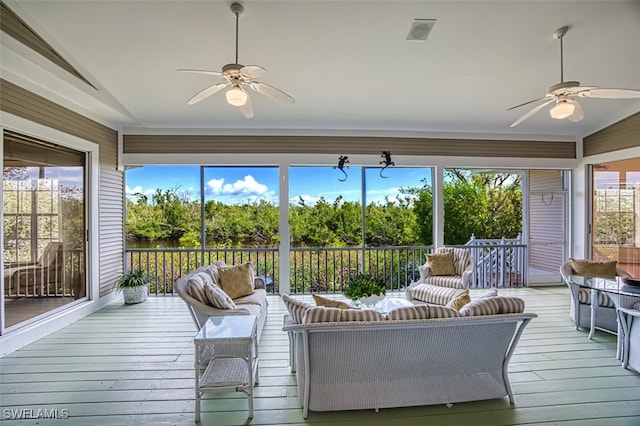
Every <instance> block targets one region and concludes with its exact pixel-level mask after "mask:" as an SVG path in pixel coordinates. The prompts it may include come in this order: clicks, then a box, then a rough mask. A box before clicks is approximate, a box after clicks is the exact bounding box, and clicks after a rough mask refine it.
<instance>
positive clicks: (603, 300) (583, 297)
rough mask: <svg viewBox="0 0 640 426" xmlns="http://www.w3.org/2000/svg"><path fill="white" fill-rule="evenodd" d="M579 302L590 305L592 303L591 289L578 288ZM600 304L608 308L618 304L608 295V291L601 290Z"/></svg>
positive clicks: (599, 295)
mask: <svg viewBox="0 0 640 426" xmlns="http://www.w3.org/2000/svg"><path fill="white" fill-rule="evenodd" d="M578 302H580V303H582V304H585V305H590V304H591V290H589V289H588V288H584V287H580V290H578ZM598 305H600V306H604V307H607V308H615V307H616V305H615V304H614V303H613V300H611V298H610V297H609V296H608V295H607V293H605V292H603V291H601V292H599V294H598Z"/></svg>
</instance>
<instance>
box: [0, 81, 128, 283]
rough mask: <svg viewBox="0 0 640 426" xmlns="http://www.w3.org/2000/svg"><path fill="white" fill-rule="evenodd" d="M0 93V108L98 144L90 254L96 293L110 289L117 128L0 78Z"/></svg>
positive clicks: (118, 232)
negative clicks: (95, 242)
mask: <svg viewBox="0 0 640 426" xmlns="http://www.w3.org/2000/svg"><path fill="white" fill-rule="evenodd" d="M0 93H2V96H1V97H0V110H2V111H4V112H7V113H9V114H13V115H16V116H19V117H22V118H25V119H27V120H30V121H33V122H35V123H38V124H41V125H43V126H47V127H50V128H53V129H56V130H59V131H61V132H64V133H68V134H70V135H73V136H76V137H78V138H81V139H84V140H87V141H89V142H93V143H96V144H98V146H99V162H100V163H99V167H100V171H99V175H100V178H99V179H100V180H99V186H98V188H93V195H94V196H97V195H98V194H100V196H99V198H98V202H99V206H100V207H99V208H100V211H99V214H98V218H99V225H97V226H98V230H99V237H98V238H99V254H98V253H94V256H99V259H98V262H99V276H100V295H101V296H102V295H105V294H108V293H110V292H112V291H113V290H112V283H113V281H114V280H115V279H116V277H117V276H118V274H120V273H121V272H122V268H123V259H124V173H123V172H121V171H118V170H117V155H118V151H117V148H118V132H117V131H115V130H113V129H110V128H108V127H106V126H104V125H102V124H100V123H97V122H95V121H93V120H91V119H89V118H87V117H85V116H83V115H80V114H78V113H76V112H74V111H71V110H69V109H67V108H65V107H63V106H61V105H58V104H56V103H54V102H52V101H49V100H47V99H45V98H43V97H41V96H39V95H36V94H35V93H32V92H30V91H28V90H26V89H24V88H22V87H19V86H17V85H15V84H13V83H11V82H9V81H6V80H4V79H0ZM14 130H18V131H19V129H14ZM51 142H56V141H51Z"/></svg>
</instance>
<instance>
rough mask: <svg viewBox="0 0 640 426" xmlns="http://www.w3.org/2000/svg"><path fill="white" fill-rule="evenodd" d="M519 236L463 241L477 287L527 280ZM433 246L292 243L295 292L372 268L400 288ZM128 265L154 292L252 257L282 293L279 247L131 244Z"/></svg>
mask: <svg viewBox="0 0 640 426" xmlns="http://www.w3.org/2000/svg"><path fill="white" fill-rule="evenodd" d="M518 241H519V240H505V239H502V240H477V239H474V238H473V237H472V239H471V240H470V241H469V242H468V243H467V245H464V246H459V247H461V248H464V249H466V250H469V251H470V252H471V255H472V256H473V258H474V259H475V261H476V274H475V275H474V277H473V280H472V284H471V286H472V287H491V286H497V287H512V286H522V285H526V277H527V273H526V271H527V270H526V245H524V244H518ZM431 251H432V247H431V246H399V247H365V248H362V247H349V248H335V247H320V248H318V247H316V248H306V247H305V248H292V249H291V250H290V254H289V257H290V258H289V263H290V269H289V281H290V292H291V293H309V292H320V293H339V292H342V290H343V288H344V286H345V285H346V283H347V282H348V281H349V279H350V278H352V277H354V276H356V275H358V274H360V273H367V274H370V275H373V276H375V277H376V278H379V279H382V280H383V281H384V282H386V283H387V288H388V289H389V290H401V289H403V288H405V287H406V286H408V285H409V284H410V283H411V282H414V281H417V280H418V278H419V276H420V273H419V269H418V268H419V267H420V265H422V264H423V263H424V262H425V260H426V256H425V255H426V253H430V252H431ZM125 257H126V259H125V261H126V267H127V268H143V269H144V270H146V271H147V272H148V273H149V275H150V277H151V294H155V295H166V294H173V283H174V282H175V281H176V280H177V279H178V278H179V277H180V276H182V275H184V274H187V273H189V272H191V271H193V270H194V269H197V268H199V267H200V266H203V265H208V264H211V263H213V262H215V261H217V260H221V261H224V262H225V263H226V264H227V265H232V264H239V263H246V262H250V263H251V264H252V265H253V267H254V270H255V272H256V275H262V276H266V277H267V278H269V279H270V280H272V282H273V284H272V285H271V284H270V285H269V286H268V288H267V290H268V291H269V292H271V293H278V292H279V289H280V279H279V276H278V274H279V265H280V261H279V252H278V249H276V248H241V249H214V248H210V249H209V248H208V249H198V248H193V249H182V248H179V249H175V248H156V249H141V248H135V249H134V248H128V249H126V251H125Z"/></svg>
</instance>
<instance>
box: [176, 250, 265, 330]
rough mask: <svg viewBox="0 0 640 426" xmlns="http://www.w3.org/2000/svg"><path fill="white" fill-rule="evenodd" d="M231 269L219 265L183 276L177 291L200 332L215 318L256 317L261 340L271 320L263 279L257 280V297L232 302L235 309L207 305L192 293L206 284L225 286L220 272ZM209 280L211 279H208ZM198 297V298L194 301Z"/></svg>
mask: <svg viewBox="0 0 640 426" xmlns="http://www.w3.org/2000/svg"><path fill="white" fill-rule="evenodd" d="M225 267H227V266H226V265H225V264H224V262H216V263H214V264H212V265H207V266H203V267H201V268H198V269H196V270H194V271H192V272H190V273H188V274H186V275H183V276H182V277H180V278H179V279H178V281H176V283H175V285H174V290H175V291H176V293H178V295H179V296H180V297H181V298H182V300H184V301H185V303H186V304H187V307H188V308H189V312H190V313H191V316H192V318H193V321H194V322H195V324H196V327H197V328H198V329H200V328H202V326H203V325H204V323H205V322H206V321H207V319H209V317H212V316H226V315H256V316H257V317H258V320H257V321H258V323H257V329H258V330H257V332H258V340H260V336H261V335H262V329H263V328H264V323H265V321H266V319H267V305H268V303H267V291H266V289H265V280H264V278H263V277H259V276H258V277H253V287H254V288H253V293H252V294H250V295H247V296H242V297H237V298H235V299H232V302H233V304H234V305H235V308H232V309H229V308H220V307H216V306H212V305H211V304H208V303H205V302H206V300H202V299H203V298H202V297H198V296H197V295H196V294H193V291H191V288H190V284H191V285H193V284H195V283H200V282H202V280H206V281H209V279H210V282H211V283H212V284H213V285H215V286H217V287H224V285H222V286H221V279H220V268H225ZM208 277H209V278H208ZM194 296H195V297H194Z"/></svg>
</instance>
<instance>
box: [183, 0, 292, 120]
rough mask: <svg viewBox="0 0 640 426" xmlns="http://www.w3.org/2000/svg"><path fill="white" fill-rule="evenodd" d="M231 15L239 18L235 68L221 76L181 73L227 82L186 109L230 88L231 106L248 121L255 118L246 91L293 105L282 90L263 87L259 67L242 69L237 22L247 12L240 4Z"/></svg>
mask: <svg viewBox="0 0 640 426" xmlns="http://www.w3.org/2000/svg"><path fill="white" fill-rule="evenodd" d="M231 12H233V14H234V15H235V16H236V61H235V63H233V64H227V65H225V66H223V67H222V72H219V71H209V70H194V69H179V70H178V71H184V72H191V73H196V74H208V75H213V76H216V77H222V78H223V79H224V80H226V81H223V82H221V83H216V84H214V85H213V86H209V87H207V88H205V89H203V90H201V91H199V92H198V93H196V94H195V95H194V96H193V97H192V98H191V99H189V101H187V105H193V104H195V103H197V102H200V101H201V100H203V99H205V98H208V97H209V96H211V95H213V94H214V93H216V92H218V91H220V90H222V89H224V88H225V87H227V86H231V88H230V89H229V90H228V91H227V93H226V97H227V102H228V103H229V105H232V106H234V107H238V108H240V111H242V114H243V115H244V116H245V117H247V118H251V117H253V103H252V102H251V98H250V97H249V93H248V92H247V90H246V87H250V88H251V89H252V90H254V91H256V92H258V93H262V94H263V95H266V96H269V97H271V98H273V99H276V100H278V101H281V102H285V103H288V104H292V103H294V102H295V100H294V99H293V98H292V97H291V96H290V95H288V94H287V93H285V92H283V91H282V90H280V89H278V88H276V87H273V86H270V85H268V84H266V83H261V82H259V81H256V80H254V79H255V78H257V77H261V76H262V75H264V73H265V72H266V71H267V70H265V69H264V68H262V67H261V66H259V65H246V66H245V65H241V64H239V63H238V18H240V15H242V13H243V12H244V8H243V7H242V5H241V4H240V3H233V4H232V5H231Z"/></svg>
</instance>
